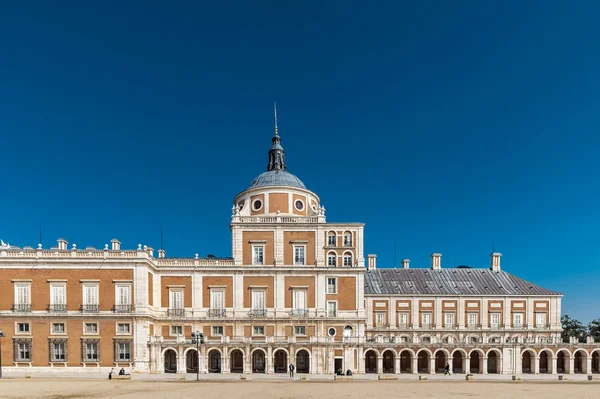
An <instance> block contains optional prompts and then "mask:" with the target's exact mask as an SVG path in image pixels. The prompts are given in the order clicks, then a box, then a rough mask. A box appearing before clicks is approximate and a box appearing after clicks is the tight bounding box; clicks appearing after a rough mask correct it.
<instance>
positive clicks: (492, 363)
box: [487, 351, 500, 374]
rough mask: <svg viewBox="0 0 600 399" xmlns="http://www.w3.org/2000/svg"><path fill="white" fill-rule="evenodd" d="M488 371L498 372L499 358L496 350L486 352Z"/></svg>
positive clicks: (491, 372)
mask: <svg viewBox="0 0 600 399" xmlns="http://www.w3.org/2000/svg"><path fill="white" fill-rule="evenodd" d="M487 362H488V373H490V374H499V373H500V358H499V357H498V353H497V352H496V351H491V352H490V353H488V359H487Z"/></svg>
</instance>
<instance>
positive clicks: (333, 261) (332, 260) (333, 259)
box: [327, 253, 337, 267]
mask: <svg viewBox="0 0 600 399" xmlns="http://www.w3.org/2000/svg"><path fill="white" fill-rule="evenodd" d="M327 266H333V267H335V266H337V255H336V254H334V253H330V254H327Z"/></svg>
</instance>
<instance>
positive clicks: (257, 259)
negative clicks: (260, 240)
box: [252, 245, 265, 266]
mask: <svg viewBox="0 0 600 399" xmlns="http://www.w3.org/2000/svg"><path fill="white" fill-rule="evenodd" d="M264 251H265V247H263V246H262V245H254V246H252V264H253V265H258V266H260V265H263V264H264Z"/></svg>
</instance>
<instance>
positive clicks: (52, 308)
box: [48, 303, 67, 313]
mask: <svg viewBox="0 0 600 399" xmlns="http://www.w3.org/2000/svg"><path fill="white" fill-rule="evenodd" d="M66 311H67V305H66V304H64V303H51V304H50V305H48V312H52V313H64V312H66Z"/></svg>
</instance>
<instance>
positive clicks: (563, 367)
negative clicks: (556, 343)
mask: <svg viewBox="0 0 600 399" xmlns="http://www.w3.org/2000/svg"><path fill="white" fill-rule="evenodd" d="M570 359H571V352H570V351H569V350H568V349H559V350H558V351H556V372H557V373H558V374H563V373H565V374H568V373H569V372H570V371H571V367H570V365H571V362H570Z"/></svg>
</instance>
